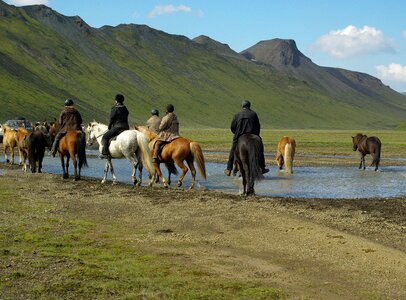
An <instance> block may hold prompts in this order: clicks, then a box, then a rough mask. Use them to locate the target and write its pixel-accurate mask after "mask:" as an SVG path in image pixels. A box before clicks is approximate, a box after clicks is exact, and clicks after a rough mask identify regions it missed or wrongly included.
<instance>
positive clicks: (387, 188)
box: [43, 151, 406, 198]
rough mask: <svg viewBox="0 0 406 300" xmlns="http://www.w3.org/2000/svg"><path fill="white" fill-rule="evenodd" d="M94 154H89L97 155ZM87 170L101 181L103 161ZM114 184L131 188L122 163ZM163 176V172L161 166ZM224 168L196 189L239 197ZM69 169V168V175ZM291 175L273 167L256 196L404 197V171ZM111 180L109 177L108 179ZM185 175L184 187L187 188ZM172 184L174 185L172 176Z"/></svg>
mask: <svg viewBox="0 0 406 300" xmlns="http://www.w3.org/2000/svg"><path fill="white" fill-rule="evenodd" d="M97 153H98V151H95V152H94V153H93V152H91V153H89V154H97ZM88 163H89V168H84V169H83V170H82V176H89V177H94V178H100V180H101V178H102V175H103V169H104V165H105V161H104V160H100V159H98V158H95V157H88ZM113 165H114V168H115V172H116V176H117V179H118V181H120V182H124V183H129V184H131V172H132V169H131V167H130V165H129V162H128V161H127V160H126V159H119V160H113ZM161 167H163V168H162V170H163V172H164V174H165V175H166V174H167V171H166V169H165V167H164V166H161ZM224 167H225V164H218V163H206V168H207V181H202V180H201V178H200V177H199V176H200V175H199V173H198V175H197V181H196V188H197V189H199V188H200V189H209V190H222V191H224V192H227V193H231V194H239V193H240V188H241V179H240V178H238V177H232V176H231V177H227V176H225V175H224V174H223V170H224ZM43 171H44V172H49V173H54V174H62V169H61V166H60V162H59V159H58V158H52V157H49V156H48V157H45V158H44V167H43ZM72 172H73V169H72V166H71V167H70V174H72ZM294 172H295V173H294V174H293V175H290V176H289V175H286V174H285V173H284V172H280V171H279V170H278V169H277V168H276V167H275V166H274V167H271V171H270V172H269V173H268V174H266V175H265V179H264V180H262V181H260V182H259V183H257V184H256V185H255V190H256V193H257V194H258V195H262V196H281V197H303V198H362V197H367V198H370V197H396V196H403V195H406V167H405V166H389V167H382V168H381V169H380V171H378V172H374V171H373V168H370V169H367V170H366V171H362V170H358V169H357V168H356V167H295V169H294ZM107 178H108V180H111V175H110V174H109V175H108V177H107ZM190 181H191V177H190V174H189V173H188V174H187V175H186V177H185V180H184V187H185V188H187V187H189V185H190ZM147 182H148V178H147V172H146V171H144V174H143V185H146V184H147ZM172 182H174V183H176V176H173V178H172Z"/></svg>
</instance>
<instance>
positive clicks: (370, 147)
mask: <svg viewBox="0 0 406 300" xmlns="http://www.w3.org/2000/svg"><path fill="white" fill-rule="evenodd" d="M381 145H382V144H381V141H380V140H379V138H378V137H376V136H370V137H367V136H366V135H364V134H362V133H358V134H357V135H356V136H353V137H352V150H353V151H357V149H358V151H359V152H360V154H361V162H360V164H359V169H361V168H362V167H364V170H365V155H367V154H371V156H372V163H371V167H372V166H374V165H375V171H377V170H378V166H379V162H380V160H381Z"/></svg>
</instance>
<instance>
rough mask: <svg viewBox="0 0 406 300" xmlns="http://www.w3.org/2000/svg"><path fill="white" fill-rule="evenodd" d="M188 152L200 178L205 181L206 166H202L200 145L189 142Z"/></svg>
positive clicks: (202, 159) (202, 158)
mask: <svg viewBox="0 0 406 300" xmlns="http://www.w3.org/2000/svg"><path fill="white" fill-rule="evenodd" d="M189 146H190V151H191V152H192V155H193V157H194V159H195V160H196V164H197V167H198V168H199V172H200V176H202V178H203V179H204V180H206V166H205V164H204V156H203V151H202V148H201V147H200V145H199V144H198V143H196V142H190V144H189Z"/></svg>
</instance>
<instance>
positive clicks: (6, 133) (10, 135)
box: [3, 126, 22, 165]
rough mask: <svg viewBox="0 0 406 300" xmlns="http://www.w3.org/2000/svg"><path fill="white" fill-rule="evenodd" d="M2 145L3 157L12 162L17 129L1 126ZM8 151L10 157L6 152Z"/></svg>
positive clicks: (16, 140)
mask: <svg viewBox="0 0 406 300" xmlns="http://www.w3.org/2000/svg"><path fill="white" fill-rule="evenodd" d="M3 146H4V159H5V160H6V162H8V163H10V164H12V165H13V164H14V148H15V147H18V139H17V130H14V129H11V128H9V127H7V126H3ZM8 152H10V159H11V160H10V159H9V158H8V156H7V154H8ZM19 155H20V165H21V163H22V160H21V159H22V154H21V153H20V151H19Z"/></svg>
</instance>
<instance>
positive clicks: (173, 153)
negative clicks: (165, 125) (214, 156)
mask: <svg viewBox="0 0 406 300" xmlns="http://www.w3.org/2000/svg"><path fill="white" fill-rule="evenodd" d="M135 129H136V130H138V131H141V132H143V133H144V134H145V135H146V137H147V138H148V139H149V141H150V142H149V147H150V149H151V151H152V149H153V147H154V143H155V141H156V138H157V134H156V133H154V132H152V131H149V130H148V129H147V128H146V127H145V126H136V127H135ZM158 158H159V161H160V162H163V163H169V164H170V163H175V164H176V165H177V166H178V167H179V168H180V169H181V170H182V174H181V175H180V177H179V179H178V186H179V187H180V186H182V182H183V178H184V177H185V175H186V173H187V171H188V168H187V167H186V166H185V164H184V163H183V162H184V161H185V160H186V162H187V164H188V166H189V169H190V172H191V174H192V182H191V184H190V187H189V188H190V189H193V188H194V186H195V178H196V169H195V167H194V164H193V163H194V160H196V163H197V166H198V168H199V172H200V176H201V177H202V178H203V179H204V180H206V167H205V164H204V156H203V151H202V148H201V147H200V145H199V144H198V143H197V142H193V141H191V140H189V139H186V138H183V137H178V138H176V139H174V140H172V141H171V142H170V143H167V144H164V146H163V148H162V151H161V153H160V154H159V156H158ZM154 168H155V171H156V173H157V174H158V176H159V177H160V178H162V183H163V184H164V186H165V187H168V186H169V184H168V181H167V180H166V179H165V178H164V177H163V175H162V172H161V169H160V167H159V163H154Z"/></svg>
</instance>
